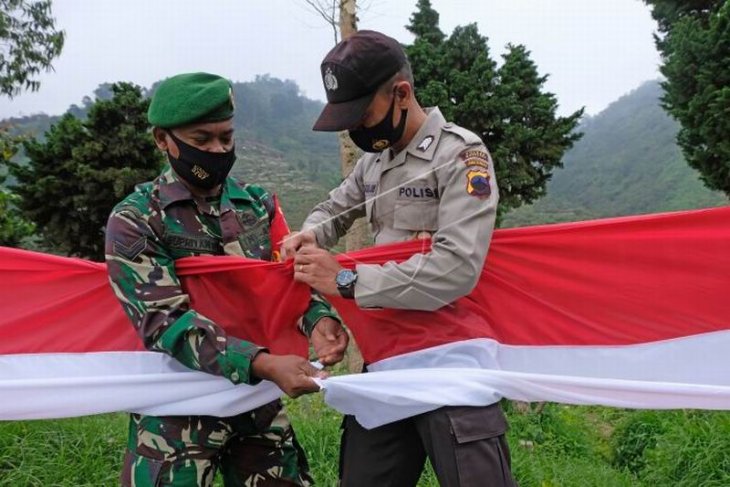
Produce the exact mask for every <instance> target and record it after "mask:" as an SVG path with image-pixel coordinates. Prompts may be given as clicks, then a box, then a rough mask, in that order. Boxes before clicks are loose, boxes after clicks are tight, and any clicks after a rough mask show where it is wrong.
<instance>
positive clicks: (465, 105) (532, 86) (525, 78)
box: [406, 0, 583, 220]
mask: <svg viewBox="0 0 730 487" xmlns="http://www.w3.org/2000/svg"><path fill="white" fill-rule="evenodd" d="M417 7H418V10H417V11H416V12H415V13H414V14H413V15H412V16H411V19H410V21H411V23H410V24H409V25H407V26H406V28H407V29H408V30H409V31H410V32H411V33H413V34H414V35H415V40H414V41H413V44H411V45H409V46H406V52H407V53H408V57H409V59H410V61H411V67H412V69H413V75H414V78H415V87H416V96H417V97H418V99H419V101H420V102H421V103H422V104H423V105H427V106H438V107H439V108H440V109H441V111H442V112H443V113H444V116H445V117H446V118H447V119H449V120H453V121H454V122H455V123H457V124H458V125H461V126H463V127H465V128H467V129H469V130H471V131H473V132H475V133H476V134H478V135H479V136H480V137H481V138H482V140H484V142H485V144H486V145H487V147H488V148H489V150H490V151H491V153H492V156H493V159H494V164H495V171H496V174H497V180H498V181H499V184H500V198H501V199H500V207H499V212H498V218H499V219H500V220H501V216H502V215H503V214H504V213H506V212H507V211H508V210H509V209H511V208H517V207H518V206H520V205H522V204H525V203H531V202H532V201H534V200H535V199H537V198H539V197H540V196H542V195H544V194H545V184H546V183H547V181H548V180H549V179H550V176H551V174H552V171H553V170H554V169H555V168H558V167H561V166H562V164H561V159H562V157H563V154H564V153H565V152H566V151H567V150H568V149H569V148H570V147H571V146H572V145H573V142H575V141H576V140H577V139H578V138H579V137H580V134H578V133H576V132H575V131H574V129H575V127H576V126H577V124H578V121H579V119H580V117H581V116H582V114H583V110H582V109H581V110H578V111H577V112H575V113H573V114H571V115H569V116H567V117H558V116H557V115H556V111H557V108H558V103H557V100H556V99H555V96H554V95H552V94H551V93H547V92H544V91H543V86H544V83H545V81H546V79H547V76H541V75H540V74H539V73H538V71H537V66H536V65H535V63H534V62H532V60H531V59H530V53H529V51H528V50H527V49H526V48H525V47H524V46H520V45H511V44H510V45H508V46H507V52H506V53H505V54H504V55H503V56H502V58H503V63H502V65H501V66H500V67H499V68H497V64H496V63H495V62H494V61H493V60H492V59H491V57H490V53H489V47H488V45H487V38H486V37H484V36H481V35H480V34H479V31H478V29H477V26H476V24H469V25H466V26H460V27H457V28H456V29H454V32H453V33H452V34H451V36H450V37H448V38H447V37H446V36H445V35H444V34H443V32H441V30H440V29H439V26H438V22H439V16H438V12H436V11H435V10H434V9H433V8H432V7H431V2H430V1H429V0H419V2H418V5H417Z"/></svg>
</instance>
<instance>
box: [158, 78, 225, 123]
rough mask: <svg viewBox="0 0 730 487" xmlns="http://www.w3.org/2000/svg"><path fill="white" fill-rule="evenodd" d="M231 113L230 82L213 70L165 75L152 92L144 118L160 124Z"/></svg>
mask: <svg viewBox="0 0 730 487" xmlns="http://www.w3.org/2000/svg"><path fill="white" fill-rule="evenodd" d="M232 116H233V89H232V88H231V83H230V82H229V81H228V80H227V79H225V78H221V77H220V76H218V75H215V74H209V73H186V74H178V75H177V76H173V77H172V78H167V79H166V80H165V81H163V82H162V83H160V86H158V87H157V90H155V93H154V94H153V95H152V101H151V102H150V108H149V110H147V120H148V121H149V122H150V125H153V126H155V127H161V128H172V127H179V126H181V125H188V124H191V123H206V122H219V121H221V120H227V119H229V118H231V117H232Z"/></svg>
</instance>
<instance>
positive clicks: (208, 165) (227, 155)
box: [167, 130, 236, 189]
mask: <svg viewBox="0 0 730 487" xmlns="http://www.w3.org/2000/svg"><path fill="white" fill-rule="evenodd" d="M167 133H168V134H170V137H171V138H172V140H174V141H175V144H177V148H178V149H179V151H180V156H179V157H173V156H172V154H170V151H167V158H168V159H169V161H170V165H171V166H172V168H173V169H174V170H175V172H176V173H177V175H178V176H180V177H181V178H183V179H184V180H185V181H187V182H188V183H190V184H191V185H193V186H195V187H198V188H202V189H213V188H215V187H216V186H218V185H219V184H222V183H223V181H225V180H226V176H228V173H229V172H231V168H232V167H233V163H234V162H236V147H235V146H233V147H232V148H231V150H229V151H228V152H207V151H202V150H200V149H198V148H196V147H193V146H192V145H189V144H186V143H185V142H183V141H182V140H180V139H179V138H177V137H175V136H174V135H173V133H172V132H171V131H169V130H168V131H167Z"/></svg>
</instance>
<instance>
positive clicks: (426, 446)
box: [340, 403, 517, 487]
mask: <svg viewBox="0 0 730 487" xmlns="http://www.w3.org/2000/svg"><path fill="white" fill-rule="evenodd" d="M506 431H507V420H506V419H505V417H504V413H503V412H502V408H501V406H500V405H499V403H497V404H492V405H491V406H484V407H468V406H458V407H444V408H441V409H437V410H435V411H431V412H428V413H424V414H421V415H418V416H414V417H412V418H407V419H404V420H401V421H397V422H395V423H390V424H386V425H384V426H381V427H379V428H374V429H371V430H366V429H365V428H363V427H362V426H360V424H359V423H358V422H357V421H356V420H355V418H354V417H352V416H346V417H345V419H344V421H343V431H342V444H341V446H340V485H341V486H342V487H374V486H377V487H414V486H415V485H416V484H417V483H418V479H419V478H420V476H421V472H422V471H423V466H424V463H425V461H426V456H428V458H429V459H430V460H431V464H432V465H433V468H434V470H435V472H436V476H437V477H438V481H439V484H440V485H441V487H491V486H495V487H502V486H509V487H513V486H516V485H517V484H516V482H515V481H514V479H513V478H512V473H511V470H510V453H509V447H508V445H507V440H506V439H505V436H504V435H505V432H506Z"/></svg>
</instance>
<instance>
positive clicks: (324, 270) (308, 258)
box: [294, 247, 342, 296]
mask: <svg viewBox="0 0 730 487" xmlns="http://www.w3.org/2000/svg"><path fill="white" fill-rule="evenodd" d="M341 269H342V266H341V265H340V264H339V263H338V262H337V259H335V257H334V256H333V255H332V254H330V253H329V251H327V250H325V249H320V248H314V247H301V248H300V249H299V251H298V252H297V253H296V255H295V256H294V279H295V280H297V281H299V282H303V283H305V284H307V285H309V287H311V288H313V289H315V290H317V291H319V293H320V294H327V295H330V296H339V294H340V293H339V291H338V290H337V284H336V283H335V277H336V276H337V273H338V272H339V271H340V270H341Z"/></svg>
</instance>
